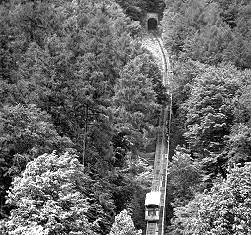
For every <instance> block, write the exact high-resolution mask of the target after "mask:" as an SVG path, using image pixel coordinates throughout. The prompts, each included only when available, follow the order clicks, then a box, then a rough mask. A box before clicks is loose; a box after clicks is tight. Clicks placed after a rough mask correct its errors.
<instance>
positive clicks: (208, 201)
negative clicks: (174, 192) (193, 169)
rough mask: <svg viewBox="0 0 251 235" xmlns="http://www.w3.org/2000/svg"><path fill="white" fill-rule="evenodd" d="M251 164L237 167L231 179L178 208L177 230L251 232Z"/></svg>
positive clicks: (181, 232) (182, 231) (188, 232)
mask: <svg viewBox="0 0 251 235" xmlns="http://www.w3.org/2000/svg"><path fill="white" fill-rule="evenodd" d="M250 173H251V166H250V164H248V165H245V166H244V167H240V168H239V167H234V168H233V169H231V171H230V174H229V175H228V177H227V180H225V181H222V182H218V183H216V184H215V185H214V186H213V187H212V189H211V191H210V192H208V193H203V194H198V195H197V196H196V197H195V199H194V200H192V201H191V202H189V203H188V204H187V205H186V206H184V207H180V208H177V209H176V210H175V219H174V221H173V223H174V225H175V227H176V229H175V232H176V233H174V234H243V235H244V234H249V233H250V232H251V224H250V221H251V218H250V201H251V187H250V183H249V182H250V180H251V175H250Z"/></svg>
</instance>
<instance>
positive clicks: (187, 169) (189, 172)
mask: <svg viewBox="0 0 251 235" xmlns="http://www.w3.org/2000/svg"><path fill="white" fill-rule="evenodd" d="M168 177H169V181H168V193H169V194H172V198H173V203H172V204H173V206H174V207H177V206H181V205H185V204H186V203H187V202H188V201H189V200H191V199H192V198H193V197H194V195H195V193H196V192H199V191H200V182H201V178H202V174H201V171H200V166H199V164H198V162H196V161H194V160H193V159H192V158H191V156H190V155H189V154H187V153H185V152H184V150H182V149H180V151H176V154H175V155H174V156H173V158H172V162H171V164H170V170H169V176H168Z"/></svg>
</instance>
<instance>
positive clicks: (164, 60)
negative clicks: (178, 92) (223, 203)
mask: <svg viewBox="0 0 251 235" xmlns="http://www.w3.org/2000/svg"><path fill="white" fill-rule="evenodd" d="M143 47H144V48H146V49H147V50H149V51H150V52H151V53H152V55H153V57H154V58H155V59H156V62H157V63H158V65H159V67H160V69H161V71H162V83H163V85H164V86H165V87H166V88H167V93H168V94H169V97H170V100H169V102H168V104H167V105H163V106H162V110H161V115H160V119H159V130H160V131H159V133H158V137H157V143H156V151H155V161H154V172H153V175H154V176H153V181H152V189H151V190H152V191H159V192H160V193H161V201H160V219H159V221H157V222H147V228H146V235H164V225H165V204H166V201H165V199H166V187H167V185H166V176H167V168H168V155H169V142H170V139H169V136H170V127H171V110H172V94H171V89H170V84H171V77H172V74H171V69H170V63H169V57H168V54H167V51H166V50H165V48H164V46H163V41H162V39H161V38H160V37H158V36H157V35H156V34H155V33H154V32H153V33H149V34H148V35H146V36H145V37H144V38H143Z"/></svg>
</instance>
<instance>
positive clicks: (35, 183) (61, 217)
mask: <svg viewBox="0 0 251 235" xmlns="http://www.w3.org/2000/svg"><path fill="white" fill-rule="evenodd" d="M89 185H90V179H89V177H88V176H87V175H85V174H84V168H83V166H82V165H81V164H79V162H78V160H77V156H76V155H74V154H70V153H65V154H63V155H60V156H58V155H56V154H55V153H52V154H44V155H41V156H39V157H38V158H36V159H35V160H34V161H32V162H30V163H28V165H27V167H26V169H25V171H24V172H23V173H22V176H21V177H17V178H15V180H14V181H13V186H12V187H11V189H10V192H9V194H8V203H10V204H12V205H14V206H15V209H13V210H12V211H11V216H10V219H9V221H8V222H7V227H8V231H9V233H10V234H27V232H28V231H29V232H30V231H31V230H34V229H35V228H37V229H40V230H41V232H42V231H43V233H44V234H52V233H53V234H80V233H81V234H95V233H94V232H93V227H95V224H96V226H97V223H95V222H94V223H93V225H91V224H90V223H89V222H88V220H87V216H86V214H87V211H88V208H89V207H90V205H89V203H88V200H89V199H90V198H89V196H90V195H88V192H87V190H86V189H87V187H88V186H89Z"/></svg>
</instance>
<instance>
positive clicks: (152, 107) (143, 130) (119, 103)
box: [114, 56, 158, 153]
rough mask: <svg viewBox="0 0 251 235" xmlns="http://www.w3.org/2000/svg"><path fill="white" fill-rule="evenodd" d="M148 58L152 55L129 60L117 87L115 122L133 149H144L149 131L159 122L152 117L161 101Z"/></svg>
mask: <svg viewBox="0 0 251 235" xmlns="http://www.w3.org/2000/svg"><path fill="white" fill-rule="evenodd" d="M148 61H149V58H147V57H142V56H139V57H136V58H135V59H134V60H132V61H131V62H130V63H129V64H127V65H126V66H125V67H124V69H123V70H122V73H121V77H120V79H119V80H118V83H117V85H116V88H115V96H114V105H115V111H114V113H115V118H116V124H115V125H116V127H117V129H118V131H119V132H122V133H124V135H125V138H126V139H127V141H128V145H129V148H130V149H131V151H132V152H133V153H135V151H136V152H137V151H140V150H141V149H142V150H143V149H144V147H145V146H146V144H147V143H146V140H147V135H148V133H149V132H151V131H153V127H154V126H157V123H154V121H156V119H153V118H152V117H154V113H155V112H156V111H157V109H158V105H157V103H156V93H155V92H154V88H153V81H152V77H150V76H149V74H148V70H149V69H148V68H147V66H148V64H149V62H148Z"/></svg>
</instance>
